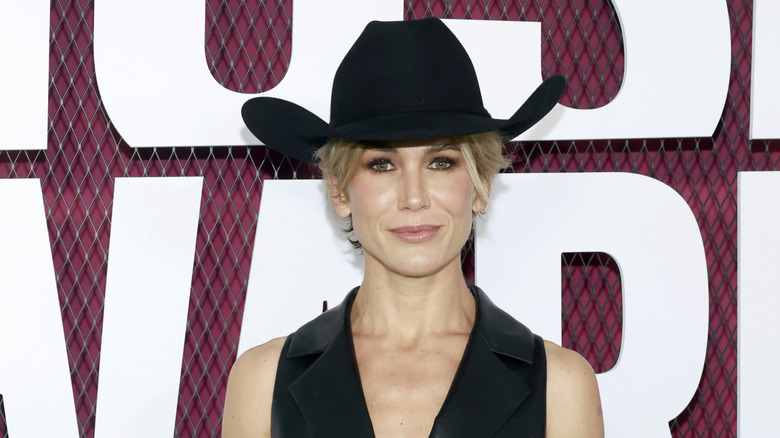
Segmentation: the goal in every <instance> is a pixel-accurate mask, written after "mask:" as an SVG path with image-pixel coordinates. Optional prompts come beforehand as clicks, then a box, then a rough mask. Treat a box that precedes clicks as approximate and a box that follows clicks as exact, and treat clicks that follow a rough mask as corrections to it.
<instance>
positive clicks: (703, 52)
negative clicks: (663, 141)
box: [519, 0, 731, 140]
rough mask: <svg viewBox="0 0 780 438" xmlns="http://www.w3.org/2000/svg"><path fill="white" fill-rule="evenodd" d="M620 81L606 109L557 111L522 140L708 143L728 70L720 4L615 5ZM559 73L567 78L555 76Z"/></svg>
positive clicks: (623, 1) (622, 0)
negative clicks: (681, 140)
mask: <svg viewBox="0 0 780 438" xmlns="http://www.w3.org/2000/svg"><path fill="white" fill-rule="evenodd" d="M612 4H613V5H614V7H615V11H616V12H617V14H618V17H619V18H620V27H621V29H622V30H623V47H624V48H625V74H624V76H623V84H622V86H621V88H620V91H619V92H618V95H617V96H615V98H614V99H613V100H612V102H610V103H609V104H608V105H606V106H604V107H602V108H597V109H592V110H575V109H572V108H567V107H564V106H563V105H558V106H557V107H556V108H555V109H553V111H552V113H551V114H550V115H549V116H548V117H547V118H545V119H544V120H542V121H541V122H540V123H539V124H537V125H536V126H534V127H533V128H532V129H530V130H528V131H527V132H525V133H524V134H522V135H521V136H520V137H519V138H520V139H527V140H542V139H545V140H563V139H571V140H576V139H599V138H605V139H612V138H663V137H667V138H668V137H672V138H675V137H708V136H710V135H712V132H713V131H714V130H715V126H716V125H717V123H718V121H719V120H720V114H721V112H722V111H723V105H724V104H725V102H726V95H727V93H728V85H729V74H730V69H731V30H730V25H729V16H728V8H727V6H728V5H727V2H726V1H723V0H682V1H681V0H660V1H652V2H647V1H629V0H612ZM560 73H564V72H560Z"/></svg>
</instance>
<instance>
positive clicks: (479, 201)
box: [471, 180, 490, 214]
mask: <svg viewBox="0 0 780 438" xmlns="http://www.w3.org/2000/svg"><path fill="white" fill-rule="evenodd" d="M482 186H483V187H484V188H485V194H486V195H487V197H488V198H490V181H485V180H482ZM487 204H488V200H487V199H483V198H482V196H480V195H479V192H478V191H477V189H476V187H475V188H474V194H473V195H472V201H471V211H472V212H474V213H475V214H476V213H481V212H482V211H483V210H485V207H487Z"/></svg>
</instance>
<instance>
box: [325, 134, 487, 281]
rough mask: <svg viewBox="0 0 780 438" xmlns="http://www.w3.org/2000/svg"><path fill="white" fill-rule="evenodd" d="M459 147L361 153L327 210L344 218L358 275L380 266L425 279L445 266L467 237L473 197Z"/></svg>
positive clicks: (422, 145)
mask: <svg viewBox="0 0 780 438" xmlns="http://www.w3.org/2000/svg"><path fill="white" fill-rule="evenodd" d="M463 160H464V159H463V155H462V154H461V152H460V146H459V145H458V144H457V143H454V142H453V140H451V139H441V140H417V141H412V142H404V143H393V144H390V145H388V146H387V147H384V146H383V147H378V148H374V149H371V148H367V149H366V150H365V151H364V152H363V154H362V157H361V158H360V160H359V162H358V167H357V169H356V171H355V173H354V175H353V177H352V179H351V180H350V182H349V183H348V184H347V188H346V196H347V197H346V199H348V200H347V201H340V199H341V198H339V197H335V198H334V199H333V205H334V208H335V209H336V212H337V213H338V214H339V215H340V216H341V217H343V218H346V217H348V216H349V215H352V226H353V228H354V232H355V237H356V238H357V239H358V240H359V241H360V243H361V244H362V245H363V252H364V256H365V259H366V270H367V272H368V270H369V269H374V268H382V267H383V268H385V269H388V270H389V271H392V272H394V273H396V274H399V275H403V276H407V277H426V276H430V275H433V274H435V273H437V272H439V271H441V270H442V269H443V268H445V267H447V266H451V264H453V263H455V264H457V269H458V270H459V269H460V250H461V248H462V247H463V245H464V244H465V242H466V239H468V236H469V233H470V231H471V221H472V213H473V212H478V211H481V210H482V209H483V208H484V207H485V201H484V200H482V199H481V198H479V197H477V196H475V191H474V184H473V183H472V180H471V177H470V176H469V174H468V172H467V171H466V167H465V164H464V161H463Z"/></svg>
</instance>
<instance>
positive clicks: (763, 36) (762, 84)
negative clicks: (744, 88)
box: [750, 0, 780, 139]
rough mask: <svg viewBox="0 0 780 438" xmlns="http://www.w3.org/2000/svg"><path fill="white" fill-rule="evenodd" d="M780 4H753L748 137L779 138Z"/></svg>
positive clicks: (762, 0)
mask: <svg viewBox="0 0 780 438" xmlns="http://www.w3.org/2000/svg"><path fill="white" fill-rule="evenodd" d="M778 20H780V2H777V1H776V0H754V1H753V68H752V77H751V91H750V138H751V139H753V138H780V125H779V124H778V123H777V120H778V119H780V83H778V81H777V78H778V76H779V75H780V54H779V53H778V52H780V45H779V44H778V42H780V26H778V25H777V23H778Z"/></svg>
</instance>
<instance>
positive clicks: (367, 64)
mask: <svg viewBox="0 0 780 438" xmlns="http://www.w3.org/2000/svg"><path fill="white" fill-rule="evenodd" d="M565 85H566V81H565V80H564V79H563V77H561V76H551V77H549V78H547V79H546V80H545V81H544V82H543V83H542V84H541V85H539V87H538V88H537V89H536V91H534V93H532V94H531V96H530V97H528V99H527V100H526V101H525V102H524V103H523V105H522V106H521V107H520V109H518V110H517V111H516V112H515V114H513V115H512V117H510V118H509V119H506V120H504V119H493V118H492V117H491V116H490V114H489V113H488V112H487V110H486V109H485V107H484V105H483V102H482V93H481V91H480V88H479V83H478V81H477V75H476V72H475V70H474V66H473V64H472V62H471V59H470V58H469V56H468V53H466V50H465V49H464V48H463V46H462V45H461V43H460V41H458V39H457V38H456V37H455V35H454V34H453V33H452V32H451V31H450V30H449V28H448V27H447V26H446V25H445V24H444V23H443V22H442V21H441V20H439V19H438V18H432V17H430V18H425V19H422V20H411V21H390V22H380V21H372V22H371V23H369V24H368V25H367V26H366V28H365V29H364V30H363V33H361V34H360V36H359V37H358V39H357V41H355V44H354V45H353V46H352V48H351V49H350V50H349V52H348V53H347V55H346V56H345V57H344V59H343V60H342V62H341V64H340V65H339V68H338V70H337V71H336V74H335V77H334V79H333V89H332V93H331V102H330V106H331V112H330V123H326V122H325V121H324V120H322V119H320V118H319V117H318V116H316V115H315V114H313V113H311V112H310V111H308V110H307V109H305V108H303V107H301V106H299V105H296V104H294V103H292V102H288V101H286V100H283V99H277V98H272V97H265V96H260V97H255V98H253V99H250V100H249V101H247V102H246V103H245V104H244V105H243V107H242V108H241V116H242V117H243V119H244V123H245V124H246V126H247V128H249V130H250V131H251V132H252V134H254V136H255V137H257V138H258V139H259V140H260V141H262V142H263V143H264V144H266V145H267V146H269V147H270V148H272V149H274V150H276V151H279V152H281V153H283V154H285V155H287V156H290V157H293V158H297V159H299V160H303V161H311V160H312V158H313V156H312V154H313V152H314V151H315V150H316V149H317V148H319V147H320V146H322V145H323V144H324V143H325V142H326V141H327V140H328V139H329V138H344V139H352V140H380V141H388V140H406V139H415V138H418V139H424V138H439V137H456V136H461V135H469V134H479V133H482V132H489V131H501V132H503V133H504V134H505V135H506V136H508V137H512V138H514V137H516V136H517V135H519V134H520V133H522V132H523V131H525V130H527V129H528V128H530V127H531V126H533V125H534V124H535V123H536V122H538V121H539V120H540V119H541V118H542V117H544V115H545V114H547V113H548V112H549V111H550V110H551V109H552V108H553V107H554V106H555V104H556V103H557V102H558V100H559V99H560V97H561V95H562V94H563V90H564V87H565Z"/></svg>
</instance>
